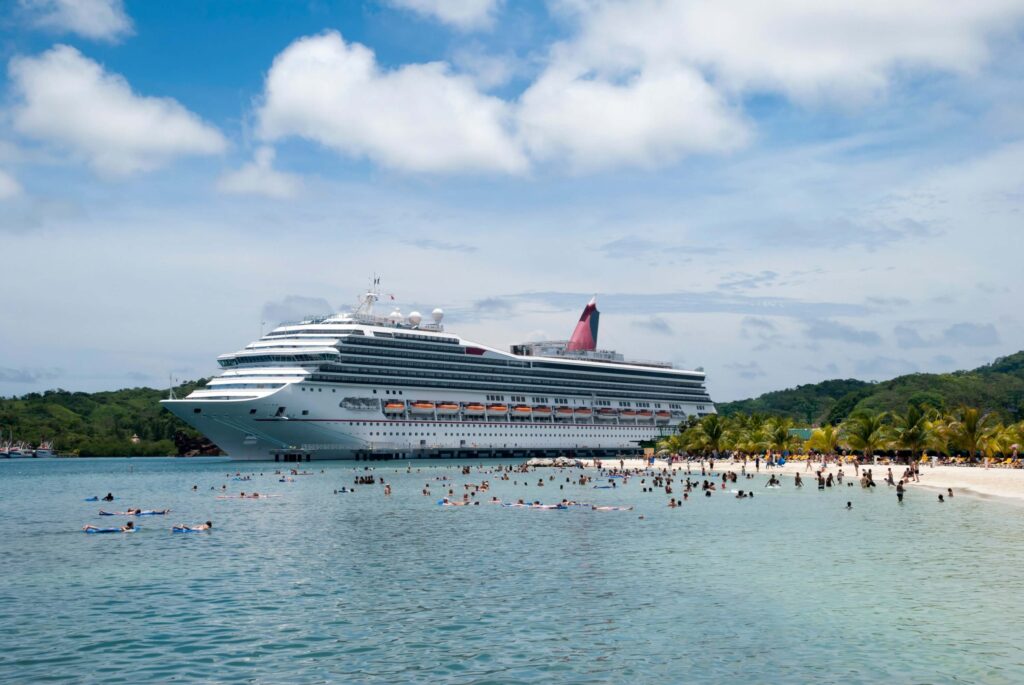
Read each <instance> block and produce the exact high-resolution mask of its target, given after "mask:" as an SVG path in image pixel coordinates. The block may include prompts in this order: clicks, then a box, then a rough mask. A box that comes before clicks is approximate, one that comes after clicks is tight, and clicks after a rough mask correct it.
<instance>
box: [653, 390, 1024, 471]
mask: <svg viewBox="0 0 1024 685" xmlns="http://www.w3.org/2000/svg"><path fill="white" fill-rule="evenodd" d="M798 433H799V432H798V431H797V430H796V429H795V428H794V423H793V421H792V419H790V418H788V417H781V416H769V415H766V414H740V413H734V414H731V415H729V416H722V415H718V414H711V415H708V416H705V417H703V418H701V419H695V420H691V421H688V422H686V423H684V424H682V425H680V427H679V431H678V432H677V433H675V434H673V435H671V436H668V437H666V438H665V439H663V440H662V441H660V442H659V444H658V448H659V449H660V450H665V451H668V452H672V453H676V454H683V453H686V454H690V455H695V454H698V455H709V454H723V453H726V452H734V453H738V454H739V455H744V456H749V457H753V456H755V455H761V454H768V453H773V454H790V455H803V454H810V453H819V454H833V455H834V454H839V453H846V454H853V455H858V456H861V457H871V456H877V455H883V454H884V455H888V456H890V457H894V458H900V459H904V460H909V459H920V458H922V457H924V456H926V455H934V456H940V457H948V458H955V459H958V460H959V461H960V462H976V461H979V460H981V459H983V458H984V459H1003V460H1006V461H1007V462H1012V463H1016V461H1017V456H1018V452H1019V446H1020V445H1021V444H1022V441H1024V421H1017V422H1013V423H1010V422H1006V421H1004V420H1003V417H1001V416H1000V415H999V414H997V413H995V412H988V411H984V410H982V409H979V408H977V407H967V406H960V407H957V408H955V409H953V410H952V411H948V412H944V411H939V410H937V409H935V408H933V407H930V406H928V405H921V404H913V403H911V404H908V405H907V406H906V407H904V409H903V410H902V411H883V412H872V411H868V410H858V411H857V412H854V413H853V414H852V415H850V416H849V417H847V418H846V419H845V420H844V421H843V422H841V423H840V424H838V425H832V424H830V423H826V424H824V425H822V426H819V427H817V428H815V429H814V430H813V432H811V434H810V437H809V438H808V439H806V440H803V439H802V438H801V437H800V436H799V434H798Z"/></svg>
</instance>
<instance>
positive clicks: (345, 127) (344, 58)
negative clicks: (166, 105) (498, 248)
mask: <svg viewBox="0 0 1024 685" xmlns="http://www.w3.org/2000/svg"><path fill="white" fill-rule="evenodd" d="M508 109H509V108H508V105H507V104H506V103H505V102H503V101H502V100H500V99H498V98H495V97H491V96H488V95H484V94H482V93H480V92H478V91H477V90H476V88H475V87H474V84H473V82H472V81H471V80H470V79H469V78H467V77H465V76H459V75H456V74H454V73H452V72H451V70H450V69H449V67H448V65H447V64H445V63H443V62H431V63H429V64H409V65H405V66H403V67H401V68H398V69H394V70H390V71H385V70H382V69H381V68H380V67H379V66H378V65H377V61H376V58H375V56H374V54H373V51H371V50H370V49H368V48H366V47H365V46H363V45H360V44H358V43H351V44H346V43H345V41H344V40H343V39H342V37H341V35H340V34H339V33H337V32H335V31H331V32H327V33H324V34H321V35H318V36H311V37H306V38H300V39H299V40H297V41H295V42H294V43H292V44H291V45H290V46H288V48H286V49H285V50H284V52H282V53H281V54H279V55H278V56H277V57H276V58H275V59H274V63H273V65H272V66H271V68H270V72H269V74H267V80H266V88H265V93H264V102H263V104H262V106H261V107H260V109H259V112H258V118H259V132H260V135H261V136H262V137H263V138H264V139H265V140H277V139H280V138H284V137H287V136H300V137H303V138H307V139H309V140H314V141H316V142H319V143H321V144H323V145H326V146H328V147H331V148H333V149H335V150H337V151H339V152H341V153H343V154H347V155H354V156H363V157H367V158H369V159H372V160H373V161H375V162H377V163H379V164H382V165H384V166H389V167H393V168H396V169H401V170H405V171H448V172H456V171H468V170H485V171H502V172H519V171H522V170H524V169H525V168H526V166H527V161H526V158H525V156H524V155H523V153H522V151H521V150H520V149H519V148H518V147H517V146H516V144H515V143H514V141H513V140H512V138H511V136H510V135H509V133H508V131H507V130H506V127H507V125H508V117H509V111H508Z"/></svg>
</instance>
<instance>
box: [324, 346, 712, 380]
mask: <svg viewBox="0 0 1024 685" xmlns="http://www.w3.org/2000/svg"><path fill="white" fill-rule="evenodd" d="M333 361H335V363H342V364H347V365H367V366H384V367H390V368H399V369H422V368H424V366H423V363H422V362H423V360H422V359H415V360H402V359H399V360H396V359H387V358H381V357H379V356H366V355H353V354H349V353H346V352H342V354H341V355H340V356H339V357H338V358H337V359H336V360H333ZM427 368H429V369H430V370H431V371H459V372H462V373H472V374H498V376H499V377H507V378H549V379H559V380H561V379H572V380H580V381H592V382H599V383H642V384H644V385H659V386H672V387H679V386H684V387H688V388H698V387H703V383H702V382H700V381H695V380H688V379H683V378H681V377H678V376H676V377H670V378H657V379H656V378H650V377H646V376H642V375H640V376H638V375H636V374H628V373H610V372H604V371H594V372H581V371H579V370H576V369H572V370H569V369H496V368H474V365H472V364H444V363H434V362H431V364H430V366H429V367H427Z"/></svg>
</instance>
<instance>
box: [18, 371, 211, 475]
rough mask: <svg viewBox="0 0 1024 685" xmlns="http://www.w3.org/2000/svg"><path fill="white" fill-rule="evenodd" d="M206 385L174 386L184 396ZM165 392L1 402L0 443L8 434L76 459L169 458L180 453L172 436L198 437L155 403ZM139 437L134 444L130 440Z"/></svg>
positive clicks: (35, 396) (49, 395)
mask: <svg viewBox="0 0 1024 685" xmlns="http://www.w3.org/2000/svg"><path fill="white" fill-rule="evenodd" d="M204 384H205V381H192V382H187V383H184V384H182V385H180V386H178V387H177V388H175V394H176V395H177V396H178V397H184V396H185V395H187V394H188V393H190V392H191V391H192V390H193V389H195V388H196V387H199V386H201V385H204ZM166 397H167V391H166V390H154V389H152V388H129V389H125V390H114V391H109V392H96V393H85V392H68V391H66V390H47V391H46V392H44V393H29V394H27V395H23V396H21V397H17V398H12V399H0V431H2V433H3V441H6V440H8V439H9V437H10V435H11V432H12V431H13V433H14V439H15V440H16V441H18V442H22V441H23V442H26V443H29V444H31V445H37V444H39V443H40V442H42V441H44V440H49V441H52V442H53V443H54V445H55V447H56V449H57V451H58V452H60V453H61V454H65V453H69V452H71V453H77V454H79V455H80V456H83V457H85V456H109V455H132V456H151V455H173V454H178V452H179V450H178V447H177V446H176V444H175V436H176V435H178V436H179V442H180V439H181V437H182V436H187V437H191V438H194V437H197V436H198V434H197V433H196V432H195V431H193V430H192V429H191V428H189V427H188V426H187V425H186V424H185V423H183V422H182V421H180V420H179V419H178V418H177V417H175V416H174V415H173V414H171V413H170V412H167V411H164V409H163V408H162V407H161V406H160V404H159V402H160V400H162V399H165V398H166ZM133 435H138V437H139V443H138V444H134V443H132V441H131V438H132V436H133Z"/></svg>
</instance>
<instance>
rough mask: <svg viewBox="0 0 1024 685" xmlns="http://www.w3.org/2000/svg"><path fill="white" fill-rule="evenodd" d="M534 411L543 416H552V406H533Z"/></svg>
mask: <svg viewBox="0 0 1024 685" xmlns="http://www.w3.org/2000/svg"><path fill="white" fill-rule="evenodd" d="M533 413H534V414H539V415H541V416H551V407H545V406H541V405H538V406H536V407H534V408H533Z"/></svg>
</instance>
